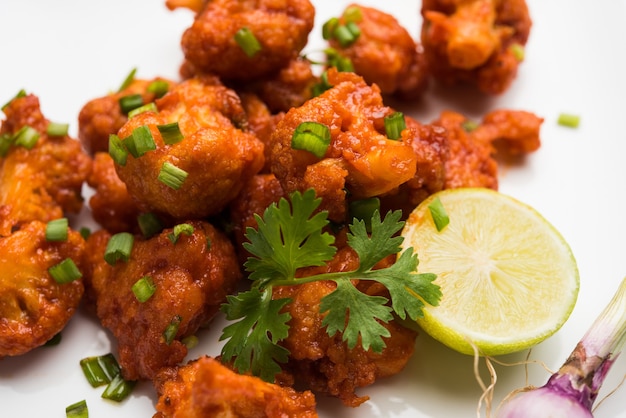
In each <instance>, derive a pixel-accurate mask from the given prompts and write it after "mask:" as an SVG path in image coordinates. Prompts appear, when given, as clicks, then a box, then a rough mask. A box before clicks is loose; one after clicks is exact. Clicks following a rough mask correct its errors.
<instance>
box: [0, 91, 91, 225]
mask: <svg viewBox="0 0 626 418" xmlns="http://www.w3.org/2000/svg"><path fill="white" fill-rule="evenodd" d="M4 113H5V115H6V120H4V121H3V123H2V126H1V127H0V135H1V136H6V137H7V138H11V137H14V136H15V134H17V133H18V132H19V131H20V130H22V129H32V130H34V131H33V132H36V134H37V135H39V138H38V139H37V142H36V143H35V144H34V146H33V147H32V148H31V149H28V148H27V147H24V146H21V145H18V144H16V143H12V144H11V146H10V147H9V148H8V149H7V150H6V154H5V155H4V157H2V156H0V236H8V235H10V234H11V230H12V229H13V228H15V227H17V226H19V225H21V224H22V223H26V222H30V221H33V220H39V221H42V222H47V221H50V220H52V219H58V218H61V217H63V216H64V214H65V213H78V212H80V210H81V209H82V206H83V197H82V194H81V193H82V186H83V183H84V181H85V179H86V178H87V175H88V174H89V172H90V170H91V159H90V158H89V156H87V155H86V154H85V153H84V152H83V151H82V149H81V146H80V143H79V142H78V141H76V140H74V139H72V138H70V137H69V136H67V135H64V136H49V135H48V134H47V133H46V129H47V127H48V125H49V123H50V121H49V120H47V119H46V118H45V117H44V115H43V114H42V113H41V109H40V106H39V99H38V98H37V96H35V95H32V94H29V95H26V96H24V97H17V98H15V99H13V100H12V101H11V102H10V103H9V104H8V105H7V106H6V107H5V108H4ZM13 142H15V141H13Z"/></svg>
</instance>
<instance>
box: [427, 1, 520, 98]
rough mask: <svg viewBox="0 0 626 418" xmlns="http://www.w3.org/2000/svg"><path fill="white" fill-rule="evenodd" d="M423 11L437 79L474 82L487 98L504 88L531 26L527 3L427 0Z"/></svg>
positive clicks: (513, 74)
mask: <svg viewBox="0 0 626 418" xmlns="http://www.w3.org/2000/svg"><path fill="white" fill-rule="evenodd" d="M421 13H422V16H423V18H424V23H423V26H422V35H421V39H422V43H423V46H424V50H425V54H426V60H427V62H428V67H429V70H430V72H431V73H432V75H433V76H434V77H435V78H437V79H438V80H440V81H442V82H444V83H446V84H456V83H459V82H463V83H471V84H475V85H477V87H478V89H479V90H480V91H482V92H484V93H487V94H500V93H503V92H504V91H506V90H507V89H508V87H509V86H510V84H511V83H512V82H513V80H514V79H515V77H516V76H517V70H518V66H519V64H520V61H521V60H520V58H519V56H516V51H515V48H522V47H523V46H524V45H526V42H527V40H528V36H529V34H530V28H531V26H532V21H531V19H530V16H529V13H528V7H527V5H526V1H525V0H472V1H461V0H426V1H424V2H422V11H421Z"/></svg>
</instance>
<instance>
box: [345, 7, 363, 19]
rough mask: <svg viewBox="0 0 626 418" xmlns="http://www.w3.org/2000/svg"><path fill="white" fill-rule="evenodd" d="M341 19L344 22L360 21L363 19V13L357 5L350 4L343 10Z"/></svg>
mask: <svg viewBox="0 0 626 418" xmlns="http://www.w3.org/2000/svg"><path fill="white" fill-rule="evenodd" d="M343 19H344V20H345V21H346V22H360V21H361V20H363V13H362V11H361V8H360V7H359V6H350V7H348V8H347V9H346V10H345V11H344V12H343Z"/></svg>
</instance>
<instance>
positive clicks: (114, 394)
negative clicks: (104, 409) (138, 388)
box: [102, 373, 137, 402]
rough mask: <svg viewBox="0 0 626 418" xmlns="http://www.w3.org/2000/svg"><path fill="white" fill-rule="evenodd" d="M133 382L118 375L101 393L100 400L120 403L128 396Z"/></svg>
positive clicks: (133, 384) (133, 385)
mask: <svg viewBox="0 0 626 418" xmlns="http://www.w3.org/2000/svg"><path fill="white" fill-rule="evenodd" d="M135 383H137V382H135V381H129V380H124V378H123V377H122V374H121V373H120V374H118V375H117V376H115V377H114V378H113V380H111V383H109V384H108V385H107V387H106V389H104V392H102V398H104V399H108V400H110V401H115V402H122V401H123V400H124V399H126V398H127V397H128V395H130V393H131V392H132V391H133V388H134V387H135Z"/></svg>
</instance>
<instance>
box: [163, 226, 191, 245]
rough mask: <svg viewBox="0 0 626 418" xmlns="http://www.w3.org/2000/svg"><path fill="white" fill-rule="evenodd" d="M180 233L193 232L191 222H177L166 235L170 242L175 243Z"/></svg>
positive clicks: (187, 233)
mask: <svg viewBox="0 0 626 418" xmlns="http://www.w3.org/2000/svg"><path fill="white" fill-rule="evenodd" d="M180 234H185V235H191V234H193V226H192V225H191V224H178V225H176V226H174V228H173V230H172V232H170V233H169V234H167V237H168V238H169V240H170V241H171V242H172V244H176V242H177V241H178V237H179V236H180Z"/></svg>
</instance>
